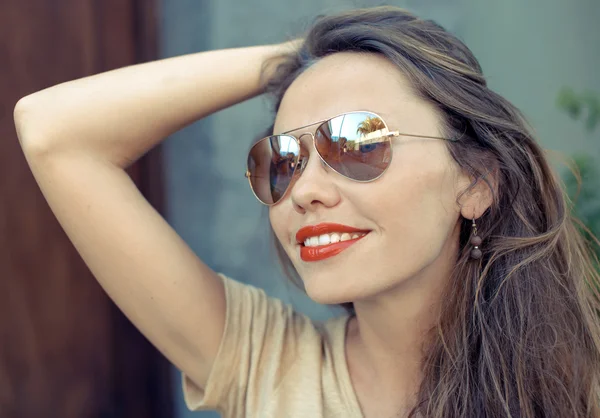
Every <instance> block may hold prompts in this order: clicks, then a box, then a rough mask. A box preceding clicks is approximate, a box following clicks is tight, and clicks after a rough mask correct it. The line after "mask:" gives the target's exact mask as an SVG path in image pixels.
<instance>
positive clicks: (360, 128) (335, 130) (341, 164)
mask: <svg viewBox="0 0 600 418" xmlns="http://www.w3.org/2000/svg"><path fill="white" fill-rule="evenodd" d="M387 133H388V128H387V126H386V125H385V123H384V122H383V120H382V119H381V118H380V117H379V116H377V115H376V114H374V113H370V112H353V113H347V114H345V115H341V116H338V117H335V118H333V119H331V120H329V121H327V122H325V123H323V124H322V125H321V126H320V127H319V128H318V129H317V131H316V133H315V144H316V147H317V151H318V152H319V154H320V155H321V157H322V158H323V160H325V162H326V163H327V164H328V165H329V166H330V167H331V168H333V169H334V170H335V171H337V172H338V173H340V174H342V175H344V176H346V177H348V178H351V179H353V180H358V181H370V180H374V179H376V178H377V177H379V176H380V175H381V174H382V173H383V172H384V171H385V169H386V168H387V166H388V165H389V163H390V160H391V144H390V140H389V138H388V137H387V136H386V135H387Z"/></svg>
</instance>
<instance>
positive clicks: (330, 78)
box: [274, 52, 436, 133]
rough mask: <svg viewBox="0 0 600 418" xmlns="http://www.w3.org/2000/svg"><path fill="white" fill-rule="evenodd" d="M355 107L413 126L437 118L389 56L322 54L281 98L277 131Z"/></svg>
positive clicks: (409, 126)
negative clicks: (321, 57)
mask: <svg viewBox="0 0 600 418" xmlns="http://www.w3.org/2000/svg"><path fill="white" fill-rule="evenodd" d="M353 110H369V111H372V112H375V113H377V114H379V115H381V116H382V117H383V118H384V120H385V121H386V122H388V124H396V123H398V124H402V125H403V126H405V127H406V128H408V129H413V130H414V129H417V128H419V126H418V125H421V126H422V123H423V122H424V123H428V120H429V122H434V123H435V121H436V116H435V111H434V109H433V107H432V106H431V105H429V104H428V103H426V102H425V101H423V100H422V99H420V98H418V96H416V95H415V94H414V93H413V89H412V86H411V85H410V83H409V82H408V80H407V79H406V78H405V77H404V76H403V75H402V73H401V72H400V71H399V69H398V68H397V67H396V66H395V65H394V64H392V63H391V62H390V61H389V60H387V59H386V58H385V57H383V56H380V55H377V54H372V53H356V52H352V53H349V52H344V53H336V54H332V55H329V56H327V57H325V58H323V59H322V60H320V61H318V62H317V63H315V64H314V65H313V66H311V67H310V68H308V69H307V70H306V71H305V72H304V73H302V74H301V75H300V76H299V77H298V78H297V79H296V80H294V82H293V83H292V84H291V85H290V87H289V88H288V90H287V91H286V93H285V95H284V97H283V100H282V102H281V106H280V108H279V112H278V113H277V117H276V119H275V127H274V132H275V133H281V132H286V131H291V130H294V129H296V128H299V127H301V126H306V125H309V124H312V123H315V122H317V121H320V120H325V119H328V118H331V117H333V116H336V115H339V114H341V113H345V112H348V111H353ZM421 130H422V129H421Z"/></svg>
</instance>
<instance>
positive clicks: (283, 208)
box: [269, 197, 292, 250]
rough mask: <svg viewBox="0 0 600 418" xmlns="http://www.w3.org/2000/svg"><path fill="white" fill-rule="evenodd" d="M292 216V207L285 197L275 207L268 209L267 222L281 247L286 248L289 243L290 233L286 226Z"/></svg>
mask: <svg viewBox="0 0 600 418" xmlns="http://www.w3.org/2000/svg"><path fill="white" fill-rule="evenodd" d="M291 215H292V207H291V203H290V199H289V197H286V198H285V199H284V201H282V202H280V203H278V204H277V205H275V206H271V207H269V221H270V222H271V227H272V228H273V231H274V232H275V236H276V237H277V239H278V240H279V241H280V242H281V243H282V245H283V247H284V248H286V250H287V247H288V244H289V243H290V242H291V241H290V240H291V238H290V235H289V234H290V231H289V229H288V226H289V225H290V220H291Z"/></svg>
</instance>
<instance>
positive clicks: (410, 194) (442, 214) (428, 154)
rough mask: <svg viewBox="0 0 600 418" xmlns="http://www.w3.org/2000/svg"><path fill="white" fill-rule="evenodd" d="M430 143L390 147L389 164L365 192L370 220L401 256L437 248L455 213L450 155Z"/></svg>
mask: <svg viewBox="0 0 600 418" xmlns="http://www.w3.org/2000/svg"><path fill="white" fill-rule="evenodd" d="M430 145H433V144H423V145H422V146H416V145H415V146H413V147H399V148H401V150H399V152H396V150H394V151H395V155H394V160H393V162H392V166H390V168H389V169H388V171H387V172H386V174H385V175H384V177H382V178H381V179H380V181H378V182H375V183H373V184H372V186H373V188H372V189H371V191H370V192H369V194H370V197H369V201H370V202H371V210H370V212H371V213H372V216H373V220H374V221H375V222H377V223H378V224H379V226H380V227H381V229H382V232H383V233H384V234H385V235H387V236H388V237H389V238H390V239H391V240H392V241H391V243H390V247H392V246H393V247H394V252H395V253H396V254H404V257H402V258H403V260H404V261H407V260H408V258H409V257H415V261H416V260H418V259H422V258H423V257H426V258H429V256H432V255H433V254H434V253H436V252H439V250H440V248H441V245H443V243H444V242H445V240H446V238H447V237H448V235H449V234H450V233H451V231H452V230H453V228H454V224H455V222H456V219H457V218H458V214H459V208H458V206H457V204H456V195H455V185H454V184H455V178H456V177H455V176H456V172H455V168H454V166H453V164H452V161H449V160H448V158H450V156H449V155H447V153H445V152H444V151H445V150H444V149H439V145H438V146H435V145H434V146H430ZM402 150H403V151H404V152H403V153H401V151H402ZM373 203H374V204H373ZM429 253H431V254H429ZM428 254H429V255H428Z"/></svg>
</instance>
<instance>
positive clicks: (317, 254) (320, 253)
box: [300, 234, 367, 261]
mask: <svg viewBox="0 0 600 418" xmlns="http://www.w3.org/2000/svg"><path fill="white" fill-rule="evenodd" d="M366 236H367V234H365V235H362V236H360V237H358V238H354V239H351V240H348V241H342V242H336V243H334V244H327V245H319V246H317V247H307V246H305V245H304V244H301V246H300V258H301V259H302V260H303V261H321V260H325V259H326V258H329V257H333V256H334V255H338V254H339V253H341V252H342V251H344V250H345V249H346V248H348V247H350V246H351V245H352V244H355V243H356V242H358V241H359V240H361V239H363V238H364V237H366Z"/></svg>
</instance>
